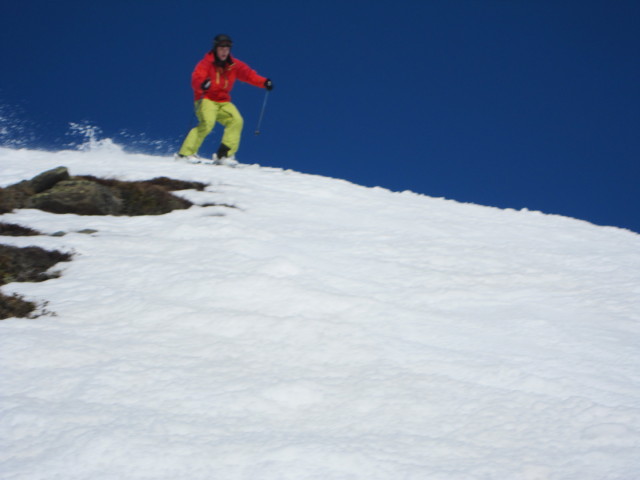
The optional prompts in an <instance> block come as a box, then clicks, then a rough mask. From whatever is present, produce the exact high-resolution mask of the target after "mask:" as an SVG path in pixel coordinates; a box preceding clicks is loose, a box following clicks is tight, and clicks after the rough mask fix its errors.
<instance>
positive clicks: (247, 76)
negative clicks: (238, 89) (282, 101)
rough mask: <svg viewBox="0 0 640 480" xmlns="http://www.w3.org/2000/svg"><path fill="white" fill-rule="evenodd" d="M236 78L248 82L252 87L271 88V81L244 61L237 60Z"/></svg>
mask: <svg viewBox="0 0 640 480" xmlns="http://www.w3.org/2000/svg"><path fill="white" fill-rule="evenodd" d="M237 68H238V73H237V75H238V80H241V81H243V82H246V83H249V84H251V85H253V86H254V87H260V88H266V89H267V90H272V89H273V82H272V81H271V80H269V79H268V78H266V77H263V76H262V75H258V73H257V72H256V71H255V70H253V69H251V67H249V65H247V64H246V63H244V62H238V66H237Z"/></svg>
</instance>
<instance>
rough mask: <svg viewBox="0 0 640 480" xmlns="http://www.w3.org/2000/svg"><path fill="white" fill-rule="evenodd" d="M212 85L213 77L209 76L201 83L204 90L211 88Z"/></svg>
mask: <svg viewBox="0 0 640 480" xmlns="http://www.w3.org/2000/svg"><path fill="white" fill-rule="evenodd" d="M210 86H211V79H209V78H207V79H206V80H205V81H204V82H202V83H201V84H200V88H201V89H202V90H209V87H210Z"/></svg>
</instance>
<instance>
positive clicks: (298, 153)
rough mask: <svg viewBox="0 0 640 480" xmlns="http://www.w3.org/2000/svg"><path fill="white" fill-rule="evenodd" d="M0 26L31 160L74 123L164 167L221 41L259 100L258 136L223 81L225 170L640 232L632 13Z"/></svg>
mask: <svg viewBox="0 0 640 480" xmlns="http://www.w3.org/2000/svg"><path fill="white" fill-rule="evenodd" d="M0 24H1V25H0V27H1V28H0V35H1V38H0V40H1V42H0V54H1V55H0V61H1V62H2V63H1V64H2V75H0V107H1V108H2V109H3V111H4V112H5V114H6V112H7V111H9V112H11V115H14V116H16V118H18V119H20V121H22V122H26V123H27V124H28V127H27V128H28V129H29V131H30V132H31V135H32V137H33V138H30V143H31V144H32V146H36V147H37V146H40V147H48V148H59V147H61V146H62V145H63V144H64V143H66V142H69V138H68V137H65V132H67V131H68V124H69V122H82V121H86V122H89V123H91V124H93V125H95V126H98V127H99V128H100V129H101V130H102V131H103V132H104V135H105V136H107V137H114V138H116V139H118V138H120V139H121V140H122V141H123V142H125V143H126V141H125V140H124V139H122V134H121V132H123V131H127V132H129V133H130V134H131V135H133V136H134V137H136V136H138V135H141V134H144V135H145V136H146V138H147V139H149V140H162V141H163V142H164V145H165V150H166V151H167V152H169V151H174V150H175V149H177V148H178V145H179V143H180V142H181V140H182V138H183V136H184V134H185V133H186V131H187V130H188V129H189V127H190V126H191V124H192V121H193V114H192V97H191V89H190V75H191V71H192V70H193V67H194V65H195V64H196V62H197V61H198V60H200V59H201V58H202V56H203V55H204V53H205V52H206V51H207V50H208V49H209V48H210V45H211V40H212V38H213V37H214V36H215V35H216V34H217V33H227V34H229V35H230V36H232V37H233V39H234V41H235V44H234V49H233V51H232V54H233V55H235V56H236V57H237V58H239V59H241V60H243V61H245V62H246V63H248V64H249V65H250V66H252V67H253V68H254V69H256V70H257V71H258V72H259V73H261V74H263V75H265V76H268V77H270V78H271V79H272V80H273V82H274V84H275V89H274V91H273V92H272V93H271V94H270V95H269V100H268V104H267V110H266V113H265V117H264V121H263V125H262V134H261V135H260V136H255V135H254V133H253V132H254V130H255V125H256V122H257V120H258V115H259V112H260V107H261V105H262V101H263V98H264V91H263V90H261V89H257V88H255V87H252V86H249V85H246V84H236V87H235V89H234V91H233V101H234V103H236V105H237V106H238V107H239V108H240V110H241V112H242V113H243V115H244V117H245V121H246V126H245V132H244V136H243V142H242V145H241V148H240V151H239V153H238V157H239V159H240V161H244V162H247V163H260V164H262V165H269V166H276V167H283V168H291V169H294V170H298V171H302V172H307V173H314V174H320V175H326V176H331V177H338V178H344V179H347V180H350V181H353V182H356V183H359V184H362V185H367V186H376V185H379V186H383V187H386V188H389V189H392V190H399V191H401V190H412V191H415V192H418V193H423V194H426V195H430V196H435V197H446V198H450V199H454V200H458V201H463V202H473V203H478V204H481V205H491V206H497V207H501V208H507V207H509V208H515V209H520V208H528V209H530V210H541V211H543V212H545V213H556V214H561V215H568V216H572V217H576V218H581V219H584V220H588V221H591V222H594V223H596V224H600V225H614V226H620V227H624V228H630V229H632V230H634V231H636V232H640V214H639V213H638V205H640V188H639V184H640V60H639V58H640V2H639V1H637V0H599V1H592V0H581V1H579V0H575V1H573V0H572V1H563V0H433V1H429V0H425V1H417V0H416V1H407V0H395V1H387V0H377V1H350V0H344V1H343V2H335V3H334V2H310V3H307V2H300V1H286V2H285V1H275V0H274V1H266V0H263V1H242V0H234V1H228V2H213V1H193V0H191V1H190V0H184V1H163V0H158V1H151V0H149V1H139V0H138V1H137V0H126V1H124V0H109V1H101V0H96V1H92V2H88V1H64V0H62V1H59V2H51V1H32V0H24V1H22V2H8V1H7V2H3V3H2V6H1V7H0ZM220 132H221V129H220V128H218V129H216V132H214V134H213V135H212V136H211V137H210V138H209V139H208V140H207V141H206V142H205V144H204V146H203V149H202V151H201V153H203V154H207V155H210V154H211V153H212V152H213V151H215V149H216V148H217V143H218V141H219V138H220V136H219V135H220ZM149 174H150V175H153V172H149ZM345 201H347V199H345Z"/></svg>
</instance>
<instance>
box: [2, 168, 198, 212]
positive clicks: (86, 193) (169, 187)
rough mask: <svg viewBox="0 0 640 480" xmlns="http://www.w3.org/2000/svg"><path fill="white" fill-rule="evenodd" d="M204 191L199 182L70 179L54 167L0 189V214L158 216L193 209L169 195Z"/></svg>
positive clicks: (183, 201)
mask: <svg viewBox="0 0 640 480" xmlns="http://www.w3.org/2000/svg"><path fill="white" fill-rule="evenodd" d="M205 187H206V185H205V184H203V183H200V182H187V181H183V180H174V179H170V178H167V177H159V178H155V179H152V180H145V181H138V182H125V181H120V180H114V179H100V178H96V177H91V176H81V177H72V176H70V175H69V171H68V170H67V168H66V167H58V168H54V169H51V170H48V171H46V172H43V173H41V174H39V175H37V176H36V177H34V178H32V179H31V180H25V181H22V182H19V183H16V184H14V185H11V186H9V187H6V188H3V189H0V213H7V212H10V211H12V210H14V209H16V208H37V209H39V210H44V211H47V212H52V213H75V214H78V215H130V216H136V215H162V214H164V213H169V212H171V211H173V210H177V209H185V208H189V207H190V206H192V205H193V204H192V203H191V202H189V201H188V200H186V199H183V198H180V197H177V196H175V195H173V194H171V193H170V192H171V191H175V190H187V189H195V190H203V189H204V188H205Z"/></svg>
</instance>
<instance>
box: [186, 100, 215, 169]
mask: <svg viewBox="0 0 640 480" xmlns="http://www.w3.org/2000/svg"><path fill="white" fill-rule="evenodd" d="M219 108H220V104H219V103H216V102H212V101H211V100H209V99H206V98H204V99H202V100H199V101H197V102H196V103H195V109H196V117H198V125H197V126H196V127H194V128H192V129H191V131H190V132H189V134H188V135H187V137H186V138H185V139H184V142H183V143H182V147H181V148H180V152H179V154H180V155H183V156H185V157H187V156H189V155H194V154H196V153H198V150H199V149H200V146H201V145H202V142H204V139H205V138H206V137H207V135H209V134H210V133H211V130H213V127H214V125H215V124H216V116H217V115H218V110H219Z"/></svg>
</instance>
